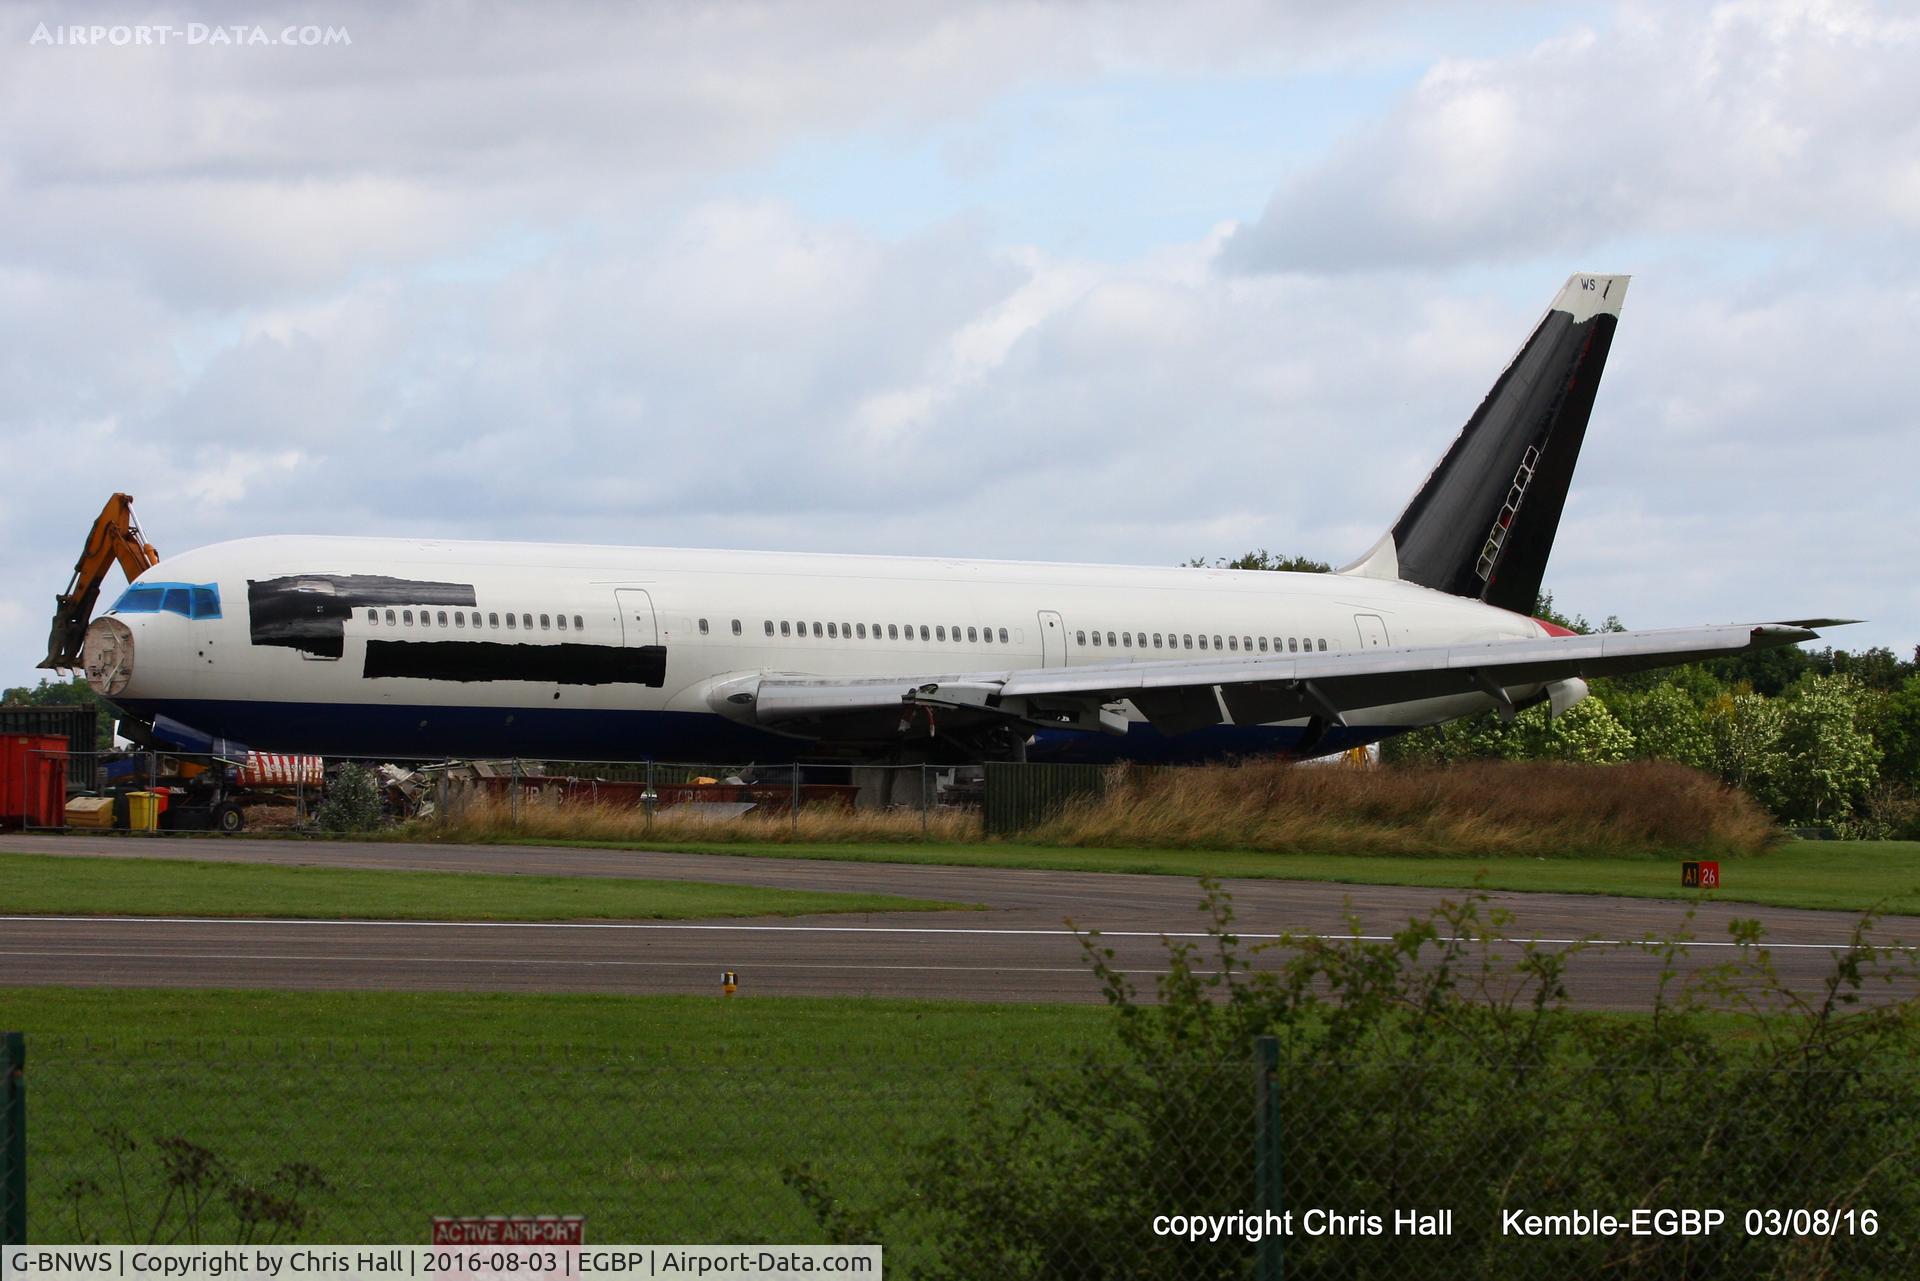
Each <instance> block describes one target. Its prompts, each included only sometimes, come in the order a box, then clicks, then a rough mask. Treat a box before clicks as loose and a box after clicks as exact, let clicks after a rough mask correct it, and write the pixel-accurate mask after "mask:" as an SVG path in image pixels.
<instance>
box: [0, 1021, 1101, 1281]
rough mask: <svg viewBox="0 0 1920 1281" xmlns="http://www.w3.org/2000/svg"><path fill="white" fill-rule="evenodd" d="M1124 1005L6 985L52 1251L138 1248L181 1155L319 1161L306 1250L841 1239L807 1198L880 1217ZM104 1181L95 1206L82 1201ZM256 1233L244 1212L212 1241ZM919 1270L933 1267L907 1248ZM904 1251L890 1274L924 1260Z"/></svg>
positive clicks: (254, 1169)
mask: <svg viewBox="0 0 1920 1281" xmlns="http://www.w3.org/2000/svg"><path fill="white" fill-rule="evenodd" d="M1112 1019H1113V1016H1112V1015H1111V1014H1110V1013H1109V1012H1108V1011H1107V1010H1106V1009H1105V1008H1103V1007H1098V1006H1088V1007H1075V1008H1060V1007H1057V1006H1048V1007H1025V1006H992V1005H977V1004H971V1003H967V1004H962V1003H946V1002H909V1001H869V1000H811V999H801V998H785V999H781V1000H777V1001H756V1000H752V999H749V998H746V997H735V998H733V999H731V1000H727V999H722V998H720V997H718V996H715V997H708V998H693V997H612V996H571V995H567V996H559V995H556V996H527V995H475V994H442V993H381V992H365V993H359V992H356V993H295V992H251V991H245V992H236V991H223V992H184V991H167V992H130V991H102V990H67V989H51V988H0V1026H4V1027H6V1028H20V1029H24V1030H25V1031H26V1032H27V1034H28V1063H29V1082H30V1090H31V1109H32V1110H31V1130H30V1161H31V1165H30V1167H29V1168H30V1171H31V1176H32V1177H31V1182H30V1188H31V1195H32V1201H31V1204H30V1215H31V1217H30V1228H31V1231H32V1235H33V1239H34V1240H36V1241H64V1240H73V1239H77V1238H82V1237H84V1236H86V1235H88V1234H89V1233H98V1234H101V1235H102V1236H104V1238H105V1239H106V1240H109V1241H116V1240H124V1239H127V1237H128V1236H129V1233H128V1231H127V1229H126V1227H125V1221H126V1216H125V1214H124V1212H123V1210H122V1209H121V1199H120V1193H119V1167H117V1166H116V1164H115V1162H114V1157H113V1151H112V1148H111V1147H110V1145H109V1142H108V1140H107V1139H106V1138H105V1137H103V1135H102V1134H101V1133H100V1131H102V1130H103V1129H106V1130H110V1129H112V1128H114V1127H118V1128H119V1129H120V1130H122V1131H124V1132H125V1133H126V1134H127V1135H128V1136H130V1137H131V1138H132V1139H133V1140H134V1141H135V1142H136V1143H138V1144H139V1145H140V1147H139V1148H138V1150H136V1151H133V1152H131V1153H128V1154H127V1155H126V1158H125V1168H126V1169H127V1170H128V1171H129V1178H130V1182H131V1186H132V1191H133V1196H132V1199H133V1201H134V1203H135V1204H136V1206H138V1207H139V1208H138V1210H137V1211H136V1213H135V1215H134V1218H135V1221H136V1224H135V1228H134V1231H133V1233H132V1234H131V1235H133V1236H134V1237H136V1238H137V1237H139V1236H141V1235H142V1234H143V1233H144V1232H145V1230H146V1224H147V1221H148V1220H149V1219H150V1218H151V1217H152V1215H153V1213H154V1211H155V1210H157V1209H158V1207H159V1205H160V1200H161V1195H162V1194H161V1192H160V1176H159V1174H158V1166H157V1163H156V1156H157V1151H158V1149H157V1147H156V1142H155V1141H156V1140H158V1139H162V1138H170V1137H173V1136H179V1137H182V1138H186V1139H188V1140H190V1141H191V1142H193V1143H196V1144H198V1145H201V1146H203V1147H205V1148H207V1149H210V1150H211V1151H213V1152H215V1153H217V1154H218V1155H219V1156H220V1157H221V1158H222V1159H224V1160H225V1161H227V1162H228V1163H230V1164H231V1165H232V1166H233V1167H234V1168H235V1169H237V1170H239V1171H241V1172H243V1173H245V1174H246V1175H248V1176H250V1177H253V1178H265V1177H267V1176H268V1175H269V1174H270V1173H271V1172H272V1171H273V1170H274V1169H275V1168H277V1167H279V1166H280V1165H283V1164H285V1163H287V1162H292V1161H303V1162H307V1163H309V1164H311V1165H314V1166H316V1167H318V1168H319V1170H320V1171H321V1172H322V1173H323V1174H324V1175H325V1176H326V1178H327V1179H328V1181H329V1182H330V1183H331V1184H332V1185H333V1187H334V1190H333V1191H331V1192H323V1193H318V1194H314V1195H311V1196H309V1197H307V1198H305V1199H306V1201H307V1203H308V1205H309V1207H310V1208H311V1210H312V1211H313V1214H314V1216H315V1217H314V1220H313V1223H312V1225H311V1227H310V1228H309V1229H308V1230H307V1231H306V1232H305V1233H304V1234H303V1236H304V1239H307V1240H317V1241H398V1242H407V1241H418V1242H424V1241H425V1239H426V1234H427V1229H428V1222H429V1219H430V1218H431V1216H433V1215H435V1214H478V1213H503V1212H512V1213H528V1214H533V1213H576V1214H577V1213H584V1214H585V1215H586V1216H587V1231H588V1233H589V1239H593V1240H599V1241H603V1242H617V1241H646V1240H652V1241H771V1242H801V1241H817V1240H821V1239H822V1234H821V1231H820V1229H819V1227H818V1226H817V1225H816V1224H815V1223H814V1222H813V1220H812V1219H811V1217H810V1216H809V1215H808V1214H807V1213H806V1210H805V1207H804V1205H803V1204H802V1202H801V1200H800V1198H799V1196H798V1195H797V1194H796V1193H795V1192H794V1190H793V1189H792V1188H791V1187H790V1186H788V1184H787V1183H786V1182H785V1181H784V1178H783V1175H784V1172H785V1170H786V1169H787V1167H788V1166H789V1165H791V1164H793V1163H806V1164H808V1165H810V1166H812V1167H814V1168H816V1169H818V1170H820V1171H821V1172H822V1173H824V1174H825V1175H826V1176H828V1177H829V1178H830V1179H831V1180H832V1181H833V1184H834V1186H835V1187H836V1188H839V1189H844V1190H846V1191H848V1192H850V1193H854V1194H857V1195H858V1197H859V1198H860V1199H862V1200H863V1201H865V1200H871V1199H872V1198H875V1197H878V1196H880V1195H883V1194H885V1193H887V1192H888V1191H890V1190H898V1189H899V1188H900V1187H901V1186H902V1185H903V1183H904V1182H905V1181H906V1180H908V1179H909V1178H910V1170H909V1168H908V1162H909V1160H910V1154H911V1153H912V1151H914V1150H915V1149H917V1148H918V1147H919V1146H920V1145H921V1144H922V1143H923V1142H924V1141H925V1140H926V1139H927V1138H928V1137H930V1136H931V1135H934V1134H937V1133H943V1132H946V1130H947V1129H948V1128H949V1127H950V1126H951V1124H952V1122H953V1120H954V1118H955V1117H956V1116H957V1115H959V1114H960V1113H961V1111H962V1109H963V1108H964V1106H965V1102H966V1099H967V1098H968V1097H969V1096H970V1094H971V1093H972V1092H973V1091H975V1090H977V1089H985V1090H989V1091H993V1092H996V1094H1010V1093H1011V1092H1013V1091H1017V1090H1018V1089H1020V1088H1021V1086H1020V1074H1021V1072H1022V1071H1023V1070H1024V1069H1025V1067H1026V1065H1028V1064H1041V1065H1049V1064H1051V1065H1059V1064H1065V1063H1068V1062H1070V1061H1072V1060H1073V1059H1074V1058H1076V1057H1077V1056H1078V1055H1080V1054H1081V1053H1082V1052H1083V1051H1084V1050H1085V1049H1086V1048H1087V1047H1088V1046H1090V1045H1092V1044H1094V1043H1096V1042H1097V1041H1099V1040H1101V1039H1103V1037H1104V1034H1105V1033H1106V1031H1107V1030H1108V1029H1109V1028H1110V1027H1111V1025H1112ZM76 1179H78V1180H83V1181H87V1183H88V1184H89V1185H90V1186H83V1188H82V1190H81V1195H80V1197H79V1204H78V1209H79V1221H78V1223H77V1224H76V1222H75V1218H74V1209H75V1206H74V1204H73V1203H72V1202H71V1201H69V1200H68V1199H66V1198H64V1197H63V1191H64V1190H65V1189H67V1188H68V1187H69V1186H71V1185H72V1184H73V1181H74V1180H76ZM233 1231H234V1226H233V1220H232V1216H231V1214H230V1212H227V1211H225V1210H224V1208H217V1209H216V1213H215V1214H214V1215H213V1216H212V1217H211V1218H210V1220H209V1227H208V1236H209V1237H210V1239H214V1240H220V1239H225V1238H228V1237H230V1236H231V1235H232V1233H233ZM903 1252H910V1250H909V1251H903ZM902 1261H904V1260H898V1259H896V1258H894V1257H893V1256H892V1255H891V1254H890V1256H889V1264H890V1265H892V1264H894V1263H896V1262H902Z"/></svg>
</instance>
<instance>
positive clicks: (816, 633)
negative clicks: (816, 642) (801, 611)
mask: <svg viewBox="0 0 1920 1281" xmlns="http://www.w3.org/2000/svg"><path fill="white" fill-rule="evenodd" d="M813 634H814V636H815V637H816V638H818V637H819V635H820V624H818V623H815V624H814V625H813Z"/></svg>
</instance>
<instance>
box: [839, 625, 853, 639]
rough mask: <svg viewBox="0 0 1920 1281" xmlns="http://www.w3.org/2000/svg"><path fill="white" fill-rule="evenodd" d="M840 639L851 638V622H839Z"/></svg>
mask: <svg viewBox="0 0 1920 1281" xmlns="http://www.w3.org/2000/svg"><path fill="white" fill-rule="evenodd" d="M840 639H841V640H852V639H853V624H852V623H842V624H840Z"/></svg>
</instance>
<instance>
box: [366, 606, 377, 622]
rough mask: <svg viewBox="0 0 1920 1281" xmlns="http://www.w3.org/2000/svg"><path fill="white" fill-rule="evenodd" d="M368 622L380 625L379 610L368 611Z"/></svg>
mask: <svg viewBox="0 0 1920 1281" xmlns="http://www.w3.org/2000/svg"><path fill="white" fill-rule="evenodd" d="M367 621H368V622H369V623H373V624H376V625H378V623H379V622H380V611H379V610H377V609H370V610H368V611H367Z"/></svg>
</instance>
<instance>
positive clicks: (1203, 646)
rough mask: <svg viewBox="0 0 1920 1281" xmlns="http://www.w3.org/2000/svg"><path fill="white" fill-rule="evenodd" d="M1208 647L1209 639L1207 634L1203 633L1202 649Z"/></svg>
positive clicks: (1201, 639)
mask: <svg viewBox="0 0 1920 1281" xmlns="http://www.w3.org/2000/svg"><path fill="white" fill-rule="evenodd" d="M1206 647H1207V638H1206V635H1205V633H1202V634H1201V636H1200V648H1201V649H1205V648H1206Z"/></svg>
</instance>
